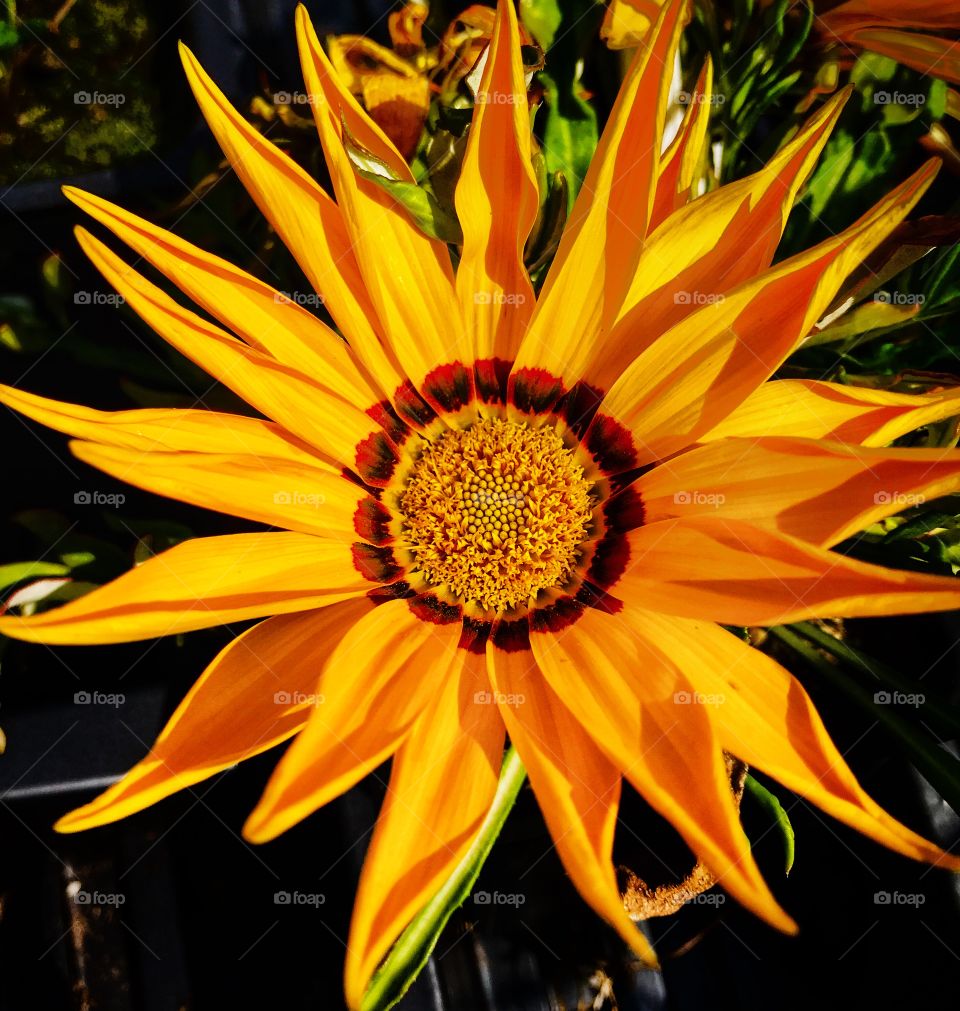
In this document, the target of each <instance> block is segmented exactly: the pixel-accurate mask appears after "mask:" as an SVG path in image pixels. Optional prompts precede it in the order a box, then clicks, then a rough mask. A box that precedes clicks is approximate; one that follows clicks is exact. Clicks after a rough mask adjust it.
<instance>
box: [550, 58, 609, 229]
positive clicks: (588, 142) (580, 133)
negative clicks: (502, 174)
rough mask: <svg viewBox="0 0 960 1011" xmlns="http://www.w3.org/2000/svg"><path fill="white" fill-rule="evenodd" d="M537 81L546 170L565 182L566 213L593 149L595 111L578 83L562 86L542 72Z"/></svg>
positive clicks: (588, 165) (595, 129) (585, 172)
mask: <svg viewBox="0 0 960 1011" xmlns="http://www.w3.org/2000/svg"><path fill="white" fill-rule="evenodd" d="M540 82H541V83H542V85H543V104H544V113H545V117H544V123H543V153H544V157H545V159H546V162H547V170H548V171H549V172H550V173H551V174H554V173H557V172H560V173H562V174H563V177H564V179H565V180H566V182H567V213H569V212H570V210H571V208H572V207H573V203H574V200H575V199H576V196H577V193H579V192H580V187H581V186H582V185H583V180H584V177H585V176H586V174H587V169H588V168H589V167H590V162H591V161H592V159H593V154H594V152H595V151H596V149H597V140H598V132H597V114H596V112H594V110H593V107H592V106H591V105H590V103H589V102H587V101H586V100H585V99H584V98H583V97H582V96H581V93H580V91H581V89H580V86H579V83H578V82H571V83H570V84H569V87H567V88H564V87H562V85H561V84H558V83H557V81H555V80H554V79H553V77H551V76H550V74H548V73H547V72H546V71H543V72H541V74H540Z"/></svg>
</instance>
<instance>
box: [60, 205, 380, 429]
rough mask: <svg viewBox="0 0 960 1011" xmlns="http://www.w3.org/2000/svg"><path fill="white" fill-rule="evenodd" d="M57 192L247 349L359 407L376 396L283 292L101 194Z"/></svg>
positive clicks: (346, 355) (335, 343) (338, 345)
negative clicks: (331, 389)
mask: <svg viewBox="0 0 960 1011" xmlns="http://www.w3.org/2000/svg"><path fill="white" fill-rule="evenodd" d="M64 194H65V195H66V196H67V197H68V198H69V199H70V200H72V201H73V202H74V203H75V204H76V205H77V206H78V207H80V208H81V209H82V210H84V211H86V212H87V213H88V214H89V215H90V216H91V217H92V218H94V219H95V220H96V221H99V222H100V223H101V224H102V225H105V226H106V227H107V228H109V229H110V230H111V231H112V232H113V233H114V234H115V235H116V236H117V237H118V238H120V239H122V240H123V241H124V242H125V243H126V244H127V245H128V246H130V248H131V249H134V250H135V251H136V252H137V253H139V254H140V255H141V256H142V257H144V259H146V260H147V261H148V262H149V263H152V264H153V266H154V267H156V268H157V269H158V270H159V271H160V272H161V273H163V274H164V275H166V276H167V277H168V278H169V279H170V280H171V281H173V283H174V284H175V285H177V287H178V288H179V289H180V290H181V291H182V292H183V293H184V294H185V295H187V296H188V297H189V298H191V299H193V301H194V302H196V303H197V305H199V306H201V307H202V308H203V309H205V310H206V311H207V312H208V313H210V315H211V316H213V317H214V318H215V319H217V320H219V321H220V322H221V323H222V324H223V325H224V326H225V327H227V328H228V329H230V330H232V331H233V332H234V333H235V334H237V335H238V336H239V337H241V338H243V340H244V341H246V342H247V344H249V345H251V347H255V348H257V349H258V350H260V351H264V352H266V353H267V354H269V355H272V356H273V357H274V358H276V359H277V361H279V362H282V363H283V364H285V365H290V366H292V367H293V368H295V369H297V370H298V371H299V372H302V373H303V374H304V375H305V376H308V377H310V378H312V379H316V380H318V381H319V382H321V383H324V384H325V385H328V386H329V385H336V387H337V389H338V390H339V391H340V392H341V393H342V394H343V395H344V396H345V397H347V398H348V399H349V400H350V401H351V402H352V403H353V404H354V405H355V406H357V407H359V408H360V409H361V410H366V409H367V408H368V407H370V406H371V405H372V404H375V403H376V402H377V401H378V400H379V399H380V395H379V394H377V393H375V392H374V390H373V388H372V387H371V385H370V384H369V383H368V382H367V381H366V380H365V379H364V378H363V376H361V375H360V373H359V372H358V370H357V367H356V365H355V364H354V363H353V360H352V358H351V356H350V352H349V351H348V349H347V346H346V345H345V344H344V342H343V341H342V340H341V338H340V337H338V336H337V335H336V334H335V333H334V332H333V331H332V330H331V329H330V328H329V327H327V326H325V325H324V324H323V323H321V322H320V320H318V319H317V318H316V316H313V315H312V314H311V313H309V312H307V311H306V310H305V309H303V308H301V306H299V305H298V304H297V303H296V302H294V301H291V300H290V299H289V298H288V297H287V296H286V295H284V294H281V293H280V292H278V291H277V290H276V289H275V288H271V287H270V285H268V284H264V283H263V282H262V281H258V280H257V279H256V278H255V277H252V276H251V275H250V274H247V273H246V272H245V271H242V270H240V269H239V267H235V266H234V265H233V264H232V263H229V262H228V261H226V260H224V259H221V258H220V257H219V256H213V255H211V254H210V253H207V252H205V251H204V250H202V249H200V248H199V247H198V246H194V245H192V244H191V243H189V242H185V241H184V240H183V239H180V238H178V237H177V236H176V235H174V234H173V233H172V232H167V231H165V230H164V229H162V228H157V227H156V226H155V225H152V224H150V222H149V221H145V220H144V219H143V218H138V217H137V216H136V215H135V214H131V213H130V212H129V211H125V210H123V208H121V207H117V206H116V205H115V204H111V203H110V202H109V201H107V200H104V199H102V198H101V197H97V196H94V195H93V194H92V193H84V192H82V191H81V190H77V189H74V188H73V187H72V186H67V187H65V188H64Z"/></svg>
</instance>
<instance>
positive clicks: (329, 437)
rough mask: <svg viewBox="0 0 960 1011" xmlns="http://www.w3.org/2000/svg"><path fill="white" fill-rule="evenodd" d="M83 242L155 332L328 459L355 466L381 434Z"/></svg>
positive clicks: (94, 242) (89, 239) (357, 413)
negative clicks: (359, 453) (366, 443)
mask: <svg viewBox="0 0 960 1011" xmlns="http://www.w3.org/2000/svg"><path fill="white" fill-rule="evenodd" d="M77 241H78V242H79V243H80V246H81V248H82V249H83V251H84V252H85V253H86V254H87V256H89V257H90V259H91V260H92V261H93V263H94V265H95V266H96V267H97V269H98V270H99V271H100V272H101V273H102V274H103V276H104V277H105V278H106V279H107V280H108V281H109V282H110V284H112V285H113V287H114V288H116V290H117V291H118V292H120V294H121V295H123V297H124V298H125V299H126V301H127V302H128V303H129V304H130V307H131V308H132V309H133V310H134V311H135V312H136V313H137V314H138V315H139V316H140V317H141V319H143V320H144V322H146V323H147V324H148V325H149V326H151V327H153V329H154V330H156V331H157V333H159V334H160V336H161V337H163V339H164V340H166V341H167V342H168V343H170V344H172V345H173V346H174V347H175V348H177V350H179V351H181V352H182V353H183V354H185V355H186V356H187V357H188V358H190V359H191V360H192V361H194V362H196V363H197V365H199V366H200V367H201V368H202V369H204V370H206V371H207V372H209V373H210V374H211V375H212V376H214V378H216V379H219V380H220V381H221V382H222V383H223V384H224V385H225V386H229V387H230V389H232V390H233V391H234V392H235V393H236V394H237V395H238V396H240V397H242V398H243V399H244V400H246V401H247V403H248V404H250V405H251V406H253V407H255V408H257V410H259V411H262V412H263V413H264V414H266V415H267V416H268V417H269V418H272V419H273V420H274V421H276V422H278V423H279V424H281V425H283V427H284V428H286V429H287V430H288V431H290V432H292V433H294V434H295V435H298V436H300V437H301V438H303V439H305V440H306V441H307V442H309V443H311V444H312V445H314V446H316V447H317V448H318V449H319V450H321V451H322V452H324V453H326V454H327V455H328V456H329V457H330V458H331V459H332V460H333V461H336V462H339V463H340V464H343V465H346V466H353V465H354V459H355V454H356V447H357V446H358V445H359V444H360V443H361V442H362V441H363V440H365V439H366V438H367V437H368V436H369V435H370V434H371V433H372V432H374V431H379V429H378V426H377V425H375V424H374V423H373V422H372V421H371V420H370V418H369V417H367V415H366V414H364V412H363V411H361V410H360V409H359V408H357V407H355V406H354V405H353V404H351V403H350V402H349V401H347V400H345V399H344V398H343V397H341V396H340V395H339V394H338V393H337V392H336V391H335V389H333V386H335V381H334V383H333V386H328V385H320V384H319V383H318V382H315V381H313V380H310V379H307V377H306V376H304V375H303V374H302V373H300V372H297V371H296V370H295V369H291V368H290V367H289V366H286V365H281V364H280V363H279V362H278V361H276V360H275V359H273V358H268V357H267V356H266V355H264V354H261V353H260V352H259V351H255V350H254V349H253V348H249V347H247V345H245V344H243V343H242V342H241V341H238V340H236V339H235V338H233V337H231V336H230V335H229V334H227V333H225V332H224V331H223V330H220V329H219V328H218V327H215V326H214V325H213V324H212V323H207V322H206V321H205V320H203V319H201V317H199V316H197V315H196V314H195V313H192V312H190V311H189V310H187V309H184V308H183V307H182V306H181V305H179V304H178V303H176V302H174V301H173V299H172V298H170V297H169V296H168V295H165V294H164V293H163V292H162V291H161V290H160V289H159V288H158V287H157V286H156V285H154V284H151V283H150V282H149V281H148V280H147V279H146V278H145V277H143V276H142V275H141V274H138V273H137V272H136V271H135V270H134V269H133V268H132V267H130V266H128V265H127V264H126V263H124V262H123V260H121V259H120V258H119V257H118V256H117V255H116V254H114V253H113V252H112V251H111V250H110V249H108V248H107V247H106V246H105V245H104V244H103V243H102V242H100V241H99V240H98V239H95V238H94V237H93V236H92V235H90V234H89V233H87V232H85V231H84V230H83V229H80V228H78V229H77Z"/></svg>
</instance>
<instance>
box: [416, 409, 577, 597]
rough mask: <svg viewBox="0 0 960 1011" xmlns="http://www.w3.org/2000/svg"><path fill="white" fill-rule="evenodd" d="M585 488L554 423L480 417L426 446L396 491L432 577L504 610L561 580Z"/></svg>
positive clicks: (419, 558)
mask: <svg viewBox="0 0 960 1011" xmlns="http://www.w3.org/2000/svg"><path fill="white" fill-rule="evenodd" d="M592 487H593V482H592V481H589V480H587V479H586V478H585V477H584V476H583V468H582V467H581V466H580V465H579V464H578V463H577V462H576V459H575V457H574V454H573V451H572V450H570V449H568V448H567V447H566V446H565V445H564V444H563V440H562V439H561V438H560V436H559V435H558V434H557V433H556V432H555V431H554V430H553V429H552V428H530V427H529V426H528V425H526V424H517V423H516V422H512V421H501V420H500V419H497V418H485V419H482V420H479V421H477V422H475V423H474V424H473V425H471V426H470V427H469V428H467V429H463V430H453V431H448V432H445V433H444V434H443V435H442V436H441V437H440V438H438V439H437V440H436V441H434V442H432V443H429V444H427V445H426V446H425V448H424V449H423V451H422V452H421V454H420V457H419V459H418V460H417V462H416V463H415V464H414V466H413V468H412V469H411V471H410V474H409V476H408V478H407V481H406V486H405V488H404V490H403V491H402V493H401V495H400V511H401V513H402V514H403V540H404V542H405V544H406V546H407V547H408V548H409V549H410V551H411V552H412V554H413V556H414V568H415V569H418V570H419V571H420V572H421V573H422V574H423V576H424V578H425V579H426V580H427V581H428V582H429V583H431V584H432V585H434V586H446V587H447V588H448V589H449V590H450V592H452V593H453V594H454V595H455V596H457V597H459V598H461V599H462V601H463V602H475V603H477V604H479V605H480V606H481V607H483V608H485V609H487V610H490V611H504V610H510V609H512V608H514V607H517V606H518V605H521V604H525V603H527V602H528V601H530V600H532V598H534V597H535V596H536V594H537V593H538V591H540V590H543V589H546V588H548V587H552V586H563V585H564V584H565V583H566V582H567V581H568V579H569V577H570V575H571V572H572V571H573V569H574V566H575V565H576V563H577V559H578V557H579V548H580V545H581V543H582V542H583V540H584V538H585V537H586V536H587V533H588V531H589V527H590V520H591V514H592V511H593V505H594V499H593V495H592V494H591V489H592Z"/></svg>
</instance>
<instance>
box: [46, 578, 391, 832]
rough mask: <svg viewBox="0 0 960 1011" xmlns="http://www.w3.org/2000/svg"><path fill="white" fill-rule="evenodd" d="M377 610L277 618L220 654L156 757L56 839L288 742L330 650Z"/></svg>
mask: <svg viewBox="0 0 960 1011" xmlns="http://www.w3.org/2000/svg"><path fill="white" fill-rule="evenodd" d="M372 606H373V604H372V602H371V601H370V600H369V599H368V598H366V597H359V598H357V599H356V600H345V601H342V602H341V603H339V604H331V605H330V606H329V607H324V608H321V609H320V610H317V611H311V612H309V613H307V614H289V615H281V616H278V617H276V618H268V619H267V620H266V621H263V622H261V623H260V624H259V625H255V626H254V627H253V628H251V629H248V630H247V631H246V632H244V633H243V634H242V635H239V636H237V638H236V639H234V640H233V641H232V642H231V643H230V644H229V645H227V646H226V647H224V649H223V650H221V652H220V653H219V655H218V656H217V657H216V659H215V660H214V661H213V662H212V663H211V664H210V666H209V667H207V669H206V670H205V671H204V672H203V674H202V675H201V677H200V679H199V680H198V681H197V682H196V684H195V685H194V686H193V687H192V688H191V689H190V691H189V693H188V694H187V696H186V698H184V700H183V701H182V702H181V703H180V705H179V706H177V709H176V712H174V714H173V716H171V717H170V719H169V720H168V721H167V725H166V726H165V727H164V728H163V730H162V732H161V733H160V736H159V737H158V738H157V740H156V742H155V743H154V745H153V747H152V748H151V749H150V752H149V754H147V755H146V756H145V757H144V758H143V759H141V761H140V762H138V763H137V764H136V765H135V766H134V767H133V768H132V769H131V770H130V771H129V772H128V773H127V774H126V775H125V776H124V777H123V779H121V780H120V781H119V782H118V783H116V784H115V785H114V786H111V787H110V789H109V790H106V791H105V792H104V793H102V794H100V796H99V797H97V798H95V799H94V800H92V801H90V803H89V804H84V805H83V807H79V808H77V809H76V810H75V811H71V812H70V813H69V814H66V815H64V816H63V817H62V818H61V819H60V820H59V821H58V822H57V824H56V826H55V827H56V829H57V831H59V832H80V831H83V830H84V829H88V828H96V827H98V826H100V825H107V824H109V823H110V822H113V821H117V820H118V819H120V818H126V817H127V816H128V815H131V814H133V813H135V812H136V811H142V810H143V808H145V807H149V806H150V805H151V804H155V803H156V802H157V801H159V800H162V799H163V798H164V797H169V796H170V795H171V794H172V793H176V792H177V791H178V790H185V789H188V788H189V787H191V786H193V785H194V784H196V783H200V782H202V781H203V780H205V779H208V778H209V777H210V776H213V775H215V774H216V773H218V772H222V771H223V770H224V769H229V768H230V767H231V766H233V765H236V764H237V763H238V762H242V761H244V759H247V758H252V757H253V756H254V755H259V754H260V753H261V752H264V751H267V750H268V749H270V748H273V747H275V746H276V745H277V744H280V743H281V742H282V741H285V740H287V738H289V737H291V736H292V735H293V734H295V733H297V731H299V730H300V728H301V727H302V726H303V725H304V724H305V723H306V722H307V717H308V715H309V714H310V712H311V710H312V707H313V705H315V704H316V702H317V696H316V685H317V679H318V675H319V670H320V666H321V663H322V651H323V649H324V643H325V641H327V640H328V639H329V638H331V637H333V636H337V635H340V634H341V632H342V630H343V629H344V628H349V626H350V625H352V624H353V623H354V622H355V621H357V620H358V619H359V618H360V617H361V615H363V614H364V613H365V612H366V611H368V610H369V609H370V608H371V607H372Z"/></svg>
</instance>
